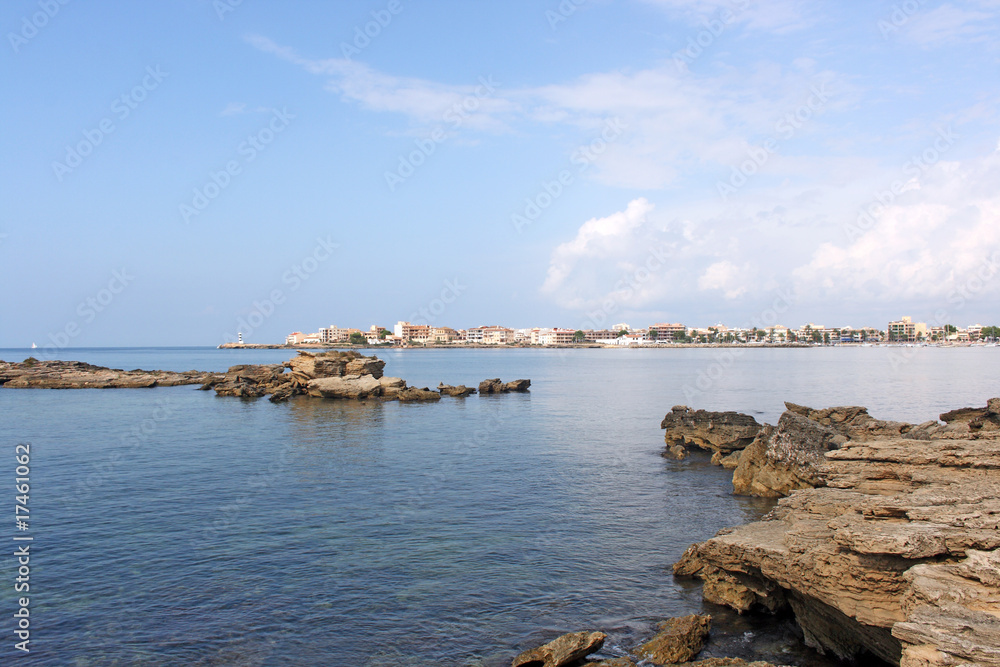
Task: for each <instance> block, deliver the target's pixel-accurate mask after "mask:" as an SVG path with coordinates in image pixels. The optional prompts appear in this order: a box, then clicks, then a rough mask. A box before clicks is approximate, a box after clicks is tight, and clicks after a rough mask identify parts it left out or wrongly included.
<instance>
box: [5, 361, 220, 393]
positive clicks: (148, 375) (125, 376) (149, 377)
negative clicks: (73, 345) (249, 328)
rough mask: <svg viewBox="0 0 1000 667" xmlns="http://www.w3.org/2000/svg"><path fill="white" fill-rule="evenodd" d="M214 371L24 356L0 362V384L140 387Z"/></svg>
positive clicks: (196, 380) (200, 378) (197, 379)
mask: <svg viewBox="0 0 1000 667" xmlns="http://www.w3.org/2000/svg"><path fill="white" fill-rule="evenodd" d="M215 377H216V374H215V373H206V372H203V371H186V372H183V373H174V372H171V371H144V370H138V369H137V370H133V371H125V370H121V369H119V368H105V367H103V366H94V365H92V364H86V363H84V362H82V361H39V360H38V359H34V358H32V357H28V358H27V359H25V360H24V361H22V362H20V363H16V362H14V363H11V362H7V361H0V386H3V387H8V388H11V389H14V388H17V389H28V388H36V389H144V388H148V387H173V386H176V385H182V384H204V383H205V382H208V381H210V380H211V379H213V378H215Z"/></svg>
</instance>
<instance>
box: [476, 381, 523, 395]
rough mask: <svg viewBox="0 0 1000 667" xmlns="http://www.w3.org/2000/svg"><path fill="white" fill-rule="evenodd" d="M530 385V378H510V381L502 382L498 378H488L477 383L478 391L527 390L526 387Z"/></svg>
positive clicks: (489, 392)
mask: <svg viewBox="0 0 1000 667" xmlns="http://www.w3.org/2000/svg"><path fill="white" fill-rule="evenodd" d="M530 386H531V380H512V381H510V382H502V381H501V380H500V378H492V379H489V380H483V381H482V382H480V383H479V393H480V394H506V393H507V392H511V391H528V387H530Z"/></svg>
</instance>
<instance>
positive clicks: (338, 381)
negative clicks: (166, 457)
mask: <svg viewBox="0 0 1000 667" xmlns="http://www.w3.org/2000/svg"><path fill="white" fill-rule="evenodd" d="M384 368H385V361H383V360H381V359H379V358H378V357H374V356H372V357H366V356H363V355H361V354H360V353H358V352H354V351H346V352H344V351H329V352H319V353H311V352H304V351H300V352H299V356H297V357H295V358H293V359H290V360H289V361H286V362H284V363H282V364H245V365H238V366H231V367H230V368H229V370H227V371H226V372H225V373H210V372H205V371H195V370H192V371H186V372H182V373H176V372H172V371H145V370H141V369H137V370H132V371H126V370H122V369H118V368H106V367H104V366H94V365H92V364H87V363H84V362H81V361H39V360H37V359H33V358H31V357H29V358H28V359H25V360H24V361H23V362H20V363H16V362H14V363H12V362H6V361H2V360H0V387H4V388H11V389H147V388H153V387H172V386H178V385H193V384H197V385H200V387H199V388H200V389H202V390H205V391H208V390H213V389H214V390H215V393H216V395H218V396H234V397H239V398H260V397H263V396H268V397H269V399H270V400H271V401H273V402H279V401H285V400H288V399H289V398H292V397H293V396H306V397H313V398H330V399H354V400H364V399H380V400H395V401H401V402H410V401H438V400H441V397H442V396H452V397H456V398H463V397H465V396H469V395H471V394H475V393H477V391H478V393H480V394H483V395H486V394H506V393H510V392H521V393H523V392H527V391H529V387H530V386H531V380H527V379H521V380H512V381H510V382H502V381H501V380H500V379H499V378H490V379H486V380H483V381H482V382H480V383H479V387H478V389H477V388H472V387H466V386H465V385H458V386H452V385H446V384H443V383H442V384H439V385H438V387H437V389H435V390H432V389H429V388H427V387H422V388H421V387H411V386H408V385H407V383H406V381H405V380H403V379H402V378H397V377H386V376H385V375H384V374H383V369H384Z"/></svg>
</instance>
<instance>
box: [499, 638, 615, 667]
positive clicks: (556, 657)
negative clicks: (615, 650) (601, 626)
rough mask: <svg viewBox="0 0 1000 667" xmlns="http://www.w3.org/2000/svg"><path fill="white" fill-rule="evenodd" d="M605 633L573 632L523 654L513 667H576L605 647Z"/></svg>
mask: <svg viewBox="0 0 1000 667" xmlns="http://www.w3.org/2000/svg"><path fill="white" fill-rule="evenodd" d="M607 637H608V636H607V635H606V634H604V633H603V632H571V633H569V634H566V635H563V636H561V637H557V638H556V639H553V640H552V641H550V642H549V643H548V644H543V645H542V646H539V647H538V648H533V649H530V650H528V651H525V652H524V653H521V654H520V655H518V656H517V657H516V658H514V660H513V662H511V667H574V666H575V665H579V664H580V662H581V661H582V660H583V659H584V658H586V657H587V656H588V655H590V654H591V653H596V652H597V651H600V650H601V647H602V646H604V640H605V639H607Z"/></svg>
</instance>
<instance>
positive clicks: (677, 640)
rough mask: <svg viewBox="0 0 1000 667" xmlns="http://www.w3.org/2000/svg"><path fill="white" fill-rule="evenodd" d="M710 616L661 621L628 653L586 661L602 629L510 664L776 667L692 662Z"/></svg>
mask: <svg viewBox="0 0 1000 667" xmlns="http://www.w3.org/2000/svg"><path fill="white" fill-rule="evenodd" d="M711 627H712V617H711V616H708V615H706V614H691V615H689V616H682V617H678V618H671V619H668V620H666V621H664V622H663V623H660V627H659V631H658V632H657V633H656V635H655V636H654V637H653V638H652V639H650V640H649V641H648V642H646V643H645V644H643V645H642V646H639V647H637V648H636V649H635V650H633V651H632V652H631V655H626V656H620V657H617V658H609V659H606V660H599V661H594V660H591V661H588V660H587V656H589V655H590V654H592V653H596V652H598V651H600V650H601V648H602V647H603V646H604V642H605V640H606V639H607V635H605V634H604V633H603V632H594V631H583V632H571V633H569V634H565V635H562V636H561V637H557V638H555V639H553V640H552V641H550V642H549V643H547V644H543V645H542V646H539V647H538V648H533V649H530V650H528V651H524V652H523V653H521V654H519V655H518V656H517V657H516V658H514V660H513V661H512V662H511V667H583V666H587V667H636V666H637V665H640V664H641V665H682V666H683V667H776V666H775V665H772V664H771V663H768V662H763V661H757V662H746V661H745V660H742V659H740V658H707V659H705V660H699V661H697V662H693V660H694V658H695V657H696V656H697V655H698V654H699V653H700V652H701V650H702V649H703V648H704V647H705V643H706V642H707V641H708V636H709V633H710V631H711Z"/></svg>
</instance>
